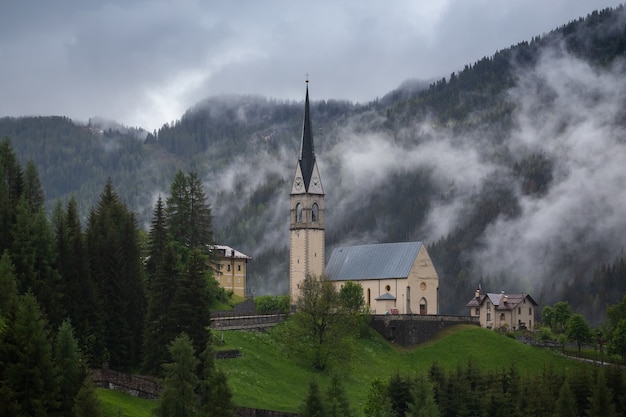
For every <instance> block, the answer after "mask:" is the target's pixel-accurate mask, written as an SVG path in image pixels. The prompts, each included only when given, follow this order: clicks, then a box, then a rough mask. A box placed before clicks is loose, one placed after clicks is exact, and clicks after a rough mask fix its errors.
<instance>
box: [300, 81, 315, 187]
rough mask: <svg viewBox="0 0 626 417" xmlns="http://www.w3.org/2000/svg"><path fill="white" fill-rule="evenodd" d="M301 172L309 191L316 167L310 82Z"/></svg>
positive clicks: (306, 105) (306, 102)
mask: <svg viewBox="0 0 626 417" xmlns="http://www.w3.org/2000/svg"><path fill="white" fill-rule="evenodd" d="M299 163H300V170H301V171H302V179H303V181H304V188H305V190H307V191H308V189H309V184H310V183H311V175H313V166H314V165H315V150H314V148H313V132H311V115H310V110H309V80H307V84H306V98H305V99H304V124H303V126H302V144H301V145H300V159H299Z"/></svg>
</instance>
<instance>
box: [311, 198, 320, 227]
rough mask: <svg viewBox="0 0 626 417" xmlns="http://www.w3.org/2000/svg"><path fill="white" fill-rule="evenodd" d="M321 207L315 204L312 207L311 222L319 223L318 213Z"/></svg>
mask: <svg viewBox="0 0 626 417" xmlns="http://www.w3.org/2000/svg"><path fill="white" fill-rule="evenodd" d="M318 209H319V207H318V205H317V203H313V207H311V221H312V222H313V223H317V211H318Z"/></svg>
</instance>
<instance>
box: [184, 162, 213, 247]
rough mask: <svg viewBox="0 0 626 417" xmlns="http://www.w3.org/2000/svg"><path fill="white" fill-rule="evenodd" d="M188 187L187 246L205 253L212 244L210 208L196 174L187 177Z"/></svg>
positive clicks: (192, 173)
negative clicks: (188, 228)
mask: <svg viewBox="0 0 626 417" xmlns="http://www.w3.org/2000/svg"><path fill="white" fill-rule="evenodd" d="M187 186H188V187H189V220H190V224H191V229H190V230H189V238H188V240H189V246H190V247H192V248H202V249H203V251H204V252H205V253H206V251H207V249H208V246H209V245H211V244H213V230H212V221H211V207H210V206H209V204H208V203H207V201H206V199H207V198H206V194H205V192H204V186H203V185H202V181H201V180H200V177H198V174H197V173H196V172H191V173H190V174H189V176H188V177H187Z"/></svg>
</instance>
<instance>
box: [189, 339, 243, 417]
mask: <svg viewBox="0 0 626 417" xmlns="http://www.w3.org/2000/svg"><path fill="white" fill-rule="evenodd" d="M199 377H200V382H199V385H198V394H199V398H200V408H201V414H202V416H203V417H232V416H233V415H234V409H235V407H234V405H233V403H232V393H231V390H230V387H229V386H228V381H227V379H226V374H225V373H224V372H222V371H221V370H218V369H216V367H215V351H214V350H213V345H212V343H211V342H209V343H207V345H206V349H204V351H203V352H202V354H201V355H200V372H199Z"/></svg>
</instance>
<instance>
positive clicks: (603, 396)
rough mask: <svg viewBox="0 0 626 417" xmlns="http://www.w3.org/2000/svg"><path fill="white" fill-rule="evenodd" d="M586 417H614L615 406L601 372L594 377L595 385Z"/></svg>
mask: <svg viewBox="0 0 626 417" xmlns="http://www.w3.org/2000/svg"><path fill="white" fill-rule="evenodd" d="M587 415H588V416H589V417H615V405H614V404H613V398H612V395H611V392H610V391H609V388H608V387H607V386H606V377H605V375H604V372H602V371H600V372H598V374H597V376H596V385H595V387H594V388H593V392H592V394H591V399H590V404H589V409H588V410H587Z"/></svg>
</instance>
